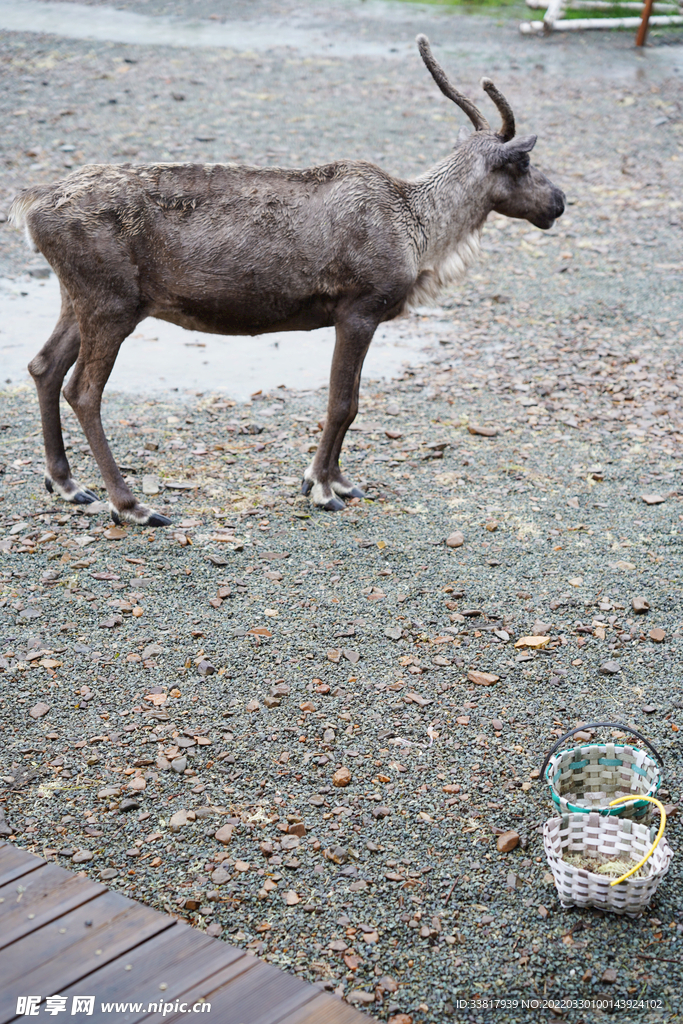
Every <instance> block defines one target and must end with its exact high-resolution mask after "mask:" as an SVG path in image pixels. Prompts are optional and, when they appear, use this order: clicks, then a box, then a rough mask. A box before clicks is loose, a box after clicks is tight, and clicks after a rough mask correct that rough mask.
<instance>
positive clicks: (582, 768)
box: [543, 722, 662, 822]
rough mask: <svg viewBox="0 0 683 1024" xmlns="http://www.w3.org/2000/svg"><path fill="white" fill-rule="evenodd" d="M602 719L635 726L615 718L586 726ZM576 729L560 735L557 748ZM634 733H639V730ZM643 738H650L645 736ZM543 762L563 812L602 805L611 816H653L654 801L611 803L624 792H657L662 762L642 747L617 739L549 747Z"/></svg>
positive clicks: (581, 811)
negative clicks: (620, 804) (659, 763)
mask: <svg viewBox="0 0 683 1024" xmlns="http://www.w3.org/2000/svg"><path fill="white" fill-rule="evenodd" d="M604 725H616V727H617V728H619V729H626V730H628V731H629V732H634V731H635V730H632V729H629V727H628V726H625V725H621V724H618V723H611V722H598V723H595V724H594V725H585V726H583V727H582V728H584V729H595V728H597V727H598V726H604ZM576 731H578V730H576V729H574V730H573V731H572V732H570V733H567V735H566V736H563V737H562V738H561V739H560V740H558V742H557V743H556V744H555V747H554V748H553V750H555V749H557V747H558V746H559V745H560V744H561V743H563V742H564V741H565V740H566V739H568V738H569V737H571V736H572V735H573V733H574V732H576ZM636 735H637V736H639V737H640V734H639V733H636ZM640 738H641V739H643V740H644V742H645V743H648V741H647V740H645V738H644V737H640ZM648 746H650V744H649V743H648ZM650 749H651V750H652V751H653V752H654V753H655V754H656V756H657V757H658V758H659V754H658V753H657V751H656V750H655V749H654V747H651V746H650ZM660 761H661V758H660ZM546 765H547V767H546ZM543 767H544V769H545V779H546V781H547V783H548V786H549V788H550V795H551V797H552V799H553V802H554V803H555V805H556V806H557V808H558V810H559V811H560V813H562V814H569V813H577V814H585V813H587V812H589V811H597V810H599V811H600V812H601V814H604V815H608V816H611V817H618V818H633V819H634V820H636V821H642V822H649V821H650V820H651V818H652V809H653V808H652V804H650V803H648V802H647V801H645V800H639V801H635V802H634V803H629V804H627V805H625V806H622V807H608V806H607V805H608V804H609V803H610V801H612V800H615V799H616V798H617V797H620V796H641V795H642V796H655V795H656V794H657V791H658V789H659V787H660V785H661V783H662V776H661V771H660V768H659V765H658V764H657V763H656V761H655V760H654V759H653V758H652V757H651V756H650V754H649V753H648V752H647V751H645V750H641V749H640V747H635V746H631V745H630V744H617V743H592V744H590V745H588V746H586V745H585V744H582V745H581V746H579V747H574V748H573V749H571V750H562V751H559V752H558V753H554V752H553V751H551V752H550V754H549V755H548V757H547V758H546V762H545V764H544V766H543Z"/></svg>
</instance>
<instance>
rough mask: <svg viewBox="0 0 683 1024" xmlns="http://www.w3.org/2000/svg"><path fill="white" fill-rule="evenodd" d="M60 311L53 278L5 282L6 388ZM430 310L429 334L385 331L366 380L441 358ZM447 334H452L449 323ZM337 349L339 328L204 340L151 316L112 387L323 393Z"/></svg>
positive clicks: (0, 377)
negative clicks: (437, 355)
mask: <svg viewBox="0 0 683 1024" xmlns="http://www.w3.org/2000/svg"><path fill="white" fill-rule="evenodd" d="M59 307H60V302H59V286H58V284H57V279H56V277H55V276H54V275H53V274H51V275H50V277H49V279H48V280H47V281H34V280H31V279H27V280H16V281H10V280H8V279H0V324H1V325H2V326H1V327H0V389H2V388H4V387H6V386H14V385H16V384H19V383H21V382H22V381H26V380H29V379H30V377H29V374H28V371H27V369H26V367H27V364H28V362H29V360H30V359H32V358H33V356H34V355H35V354H36V353H37V352H38V351H39V350H40V349H41V348H42V346H43V345H44V344H45V342H46V340H47V339H48V337H49V336H50V334H51V333H52V330H53V328H54V325H55V323H56V321H57V316H58V313H59ZM430 312H431V314H432V316H433V318H434V322H432V323H429V325H428V327H429V330H423V329H421V328H420V327H418V328H417V329H416V325H415V322H414V321H411V320H409V319H407V318H406V319H402V320H397V321H394V322H393V323H390V324H383V325H382V326H381V327H380V328H379V329H378V331H377V333H376V334H375V338H374V340H373V343H372V345H371V346H370V351H369V353H368V356H367V358H366V360H365V366H364V368H363V377H364V379H371V380H381V379H391V378H393V377H396V376H398V375H399V374H400V373H401V370H402V368H403V367H404V366H405V365H406V364H415V363H423V362H425V361H426V360H427V359H429V358H430V355H431V356H433V355H435V352H434V350H433V349H431V348H429V347H428V345H427V343H428V342H433V341H434V340H435V338H434V333H435V329H436V333H437V334H438V333H439V325H438V323H436V320H437V319H438V316H439V315H440V314H439V312H438V310H433V311H430ZM443 330H444V332H448V333H452V327H451V325H450V324H444V325H443ZM333 348H334V330H333V329H332V328H323V329H321V330H318V331H287V332H282V333H280V334H263V335H259V336H257V337H255V338H249V337H245V338H242V337H224V336H222V335H216V334H198V333H197V332H195V331H186V330H184V329H183V328H182V327H176V326H175V325H174V324H168V323H165V322H164V321H163V320H153V319H151V318H149V319H147V320H143V321H142V323H140V324H139V325H138V327H137V329H136V330H135V332H134V333H133V334H132V335H131V336H130V337H129V338H127V339H126V341H125V342H124V344H123V345H122V346H121V350H120V352H119V355H118V358H117V360H116V363H115V365H114V370H113V372H112V375H111V377H110V378H109V383H108V385H107V387H108V389H109V390H114V391H121V392H127V393H129V394H130V393H134V394H146V393H152V392H154V393H158V392H164V391H165V392H169V391H174V392H176V391H177V392H179V393H183V392H190V391H218V392H222V393H224V394H226V395H229V396H230V397H231V398H236V399H238V400H244V399H246V398H248V397H249V395H251V394H253V393H254V392H255V391H259V390H262V391H270V390H272V389H273V388H276V387H277V386H278V385H279V384H284V385H286V387H288V388H294V389H299V390H306V389H309V388H319V387H321V386H322V385H325V384H327V381H328V377H329V372H330V363H331V360H332V350H333ZM8 382H9V385H8Z"/></svg>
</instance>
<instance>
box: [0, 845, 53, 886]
mask: <svg viewBox="0 0 683 1024" xmlns="http://www.w3.org/2000/svg"><path fill="white" fill-rule="evenodd" d="M45 863H46V862H45V861H44V860H43V859H42V857H35V856H34V855H33V854H32V853H27V852H26V850H18V849H17V848H16V846H9V845H5V846H2V847H0V886H2V885H8V884H9V883H10V882H13V881H14V879H15V878H21V877H22V875H28V874H29V873H30V872H31V871H36V870H37V869H38V868H39V867H40V866H41V864H45Z"/></svg>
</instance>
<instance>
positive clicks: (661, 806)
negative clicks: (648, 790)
mask: <svg viewBox="0 0 683 1024" xmlns="http://www.w3.org/2000/svg"><path fill="white" fill-rule="evenodd" d="M638 800H647V801H648V803H651V804H654V805H655V806H656V807H658V808H659V829H658V831H657V836H656V838H655V841H654V843H653V844H652V849H651V850H650V851H649V852H648V853H646V854H645V856H644V857H643V859H642V860H641V861H638V863H637V864H636V865H635V867H633V868H631V870H630V871H627V872H626V874H625V875H622V876H621V878H615V880H614V881H613V882H610V885H619V883H620V882H625V881H626V879H627V878H630V877H631V875H634V874H635V873H636V871H638V870H639V869H640V868H642V866H643V864H644V863H645V861H646V860H649V859H650V857H651V856H652V854H653V853H654V852H655V850H656V849H657V844H658V843H659V840H660V839H661V838H662V836H663V835H664V829H665V828H666V811H665V810H664V804H663V803H662V802H661V801H660V800H656V799H655V797H653V796H635V797H634V796H619V797H617V799H616V800H612V802H611V804H610V805H609V806H610V807H615V806H616V805H617V804H623V803H624V802H628V801H633V802H634V803H635V802H637V801H638Z"/></svg>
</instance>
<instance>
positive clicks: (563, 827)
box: [543, 812, 673, 917]
mask: <svg viewBox="0 0 683 1024" xmlns="http://www.w3.org/2000/svg"><path fill="white" fill-rule="evenodd" d="M656 833H657V829H656V827H654V826H653V827H652V828H648V826H646V825H641V824H639V823H638V822H636V821H633V820H631V819H629V818H613V817H608V816H606V815H602V814H598V813H597V812H591V813H588V814H586V813H585V812H584V813H580V812H579V813H577V814H563V815H562V817H561V818H550V819H548V821H546V823H545V825H544V826H543V846H544V847H545V853H546V857H547V858H548V863H549V865H550V870H551V871H552V873H553V878H554V880H555V887H556V889H557V892H558V894H559V897H560V902H561V903H562V906H563V907H597V908H598V909H599V910H609V911H611V912H612V913H614V914H627V915H628V916H629V917H637V916H638V914H640V913H641V912H642V911H643V909H644V908H645V907H647V906H648V904H649V903H650V900H651V899H652V897H653V896H654V894H655V891H656V889H657V886H658V885H659V883H660V882H661V880H662V879H663V878H664V875H665V874H666V873H667V871H668V870H669V864H670V863H671V858H672V857H673V851H672V850H671V847H670V846H669V844H668V843H667V841H666V838H665V837H664V836H662V839H661V840H660V842H659V845H658V846H657V848H656V849H655V851H654V853H653V854H652V856H651V857H650V858H649V860H647V861H646V862H645V865H644V866H643V869H642V871H643V873H644V874H643V876H642V877H639V878H635V877H631V878H627V879H626V881H624V882H620V883H619V885H614V886H612V885H610V881H613V880H614V879H610V878H609V876H607V875H598V874H595V873H594V872H592V871H584V870H581V869H580V868H577V867H574V865H572V864H568V863H567V862H566V861H565V860H564V859H563V857H564V855H565V854H566V853H583V854H585V855H586V856H587V857H590V856H597V855H598V854H602V855H603V856H607V857H609V856H614V857H617V856H618V857H619V858H620V859H628V860H632V861H633V863H634V865H635V864H636V863H637V862H638V861H639V860H640V859H641V858H642V857H644V856H645V855H646V853H647V852H648V850H649V849H650V848H651V847H652V844H653V842H654V839H655V836H656Z"/></svg>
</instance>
